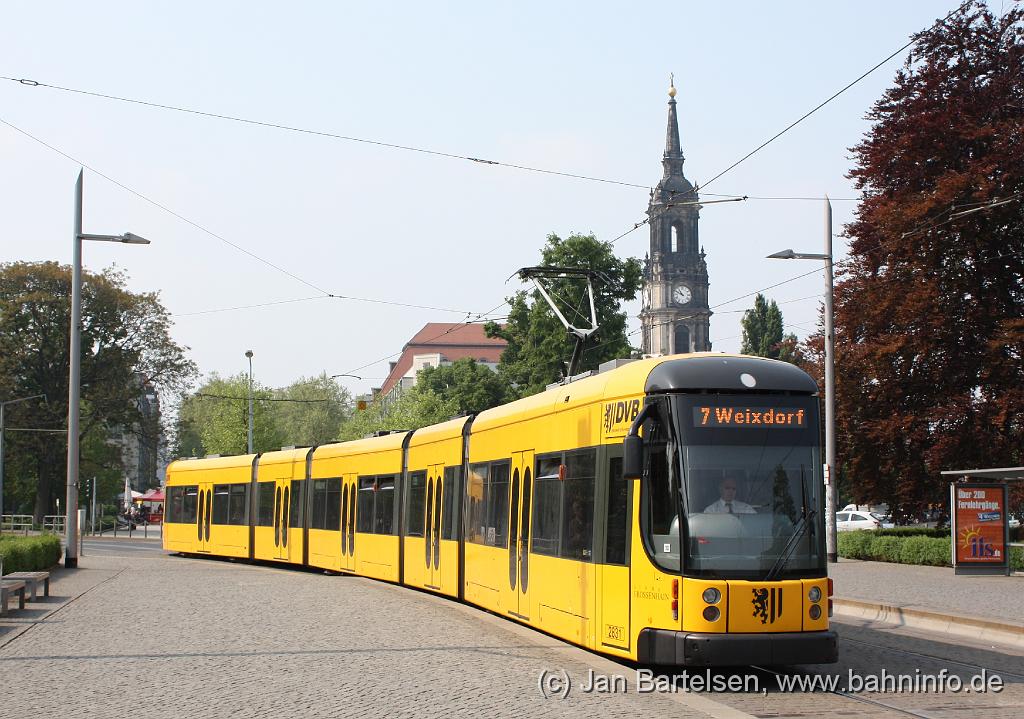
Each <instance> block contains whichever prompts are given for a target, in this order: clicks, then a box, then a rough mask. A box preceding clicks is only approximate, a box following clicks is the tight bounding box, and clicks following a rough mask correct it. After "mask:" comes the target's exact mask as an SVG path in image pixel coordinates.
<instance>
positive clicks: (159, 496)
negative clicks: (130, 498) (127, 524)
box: [134, 489, 164, 502]
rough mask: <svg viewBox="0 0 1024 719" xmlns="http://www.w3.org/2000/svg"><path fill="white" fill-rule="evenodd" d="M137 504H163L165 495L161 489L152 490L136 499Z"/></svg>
mask: <svg viewBox="0 0 1024 719" xmlns="http://www.w3.org/2000/svg"><path fill="white" fill-rule="evenodd" d="M134 501H136V502H163V501H164V493H163V492H162V491H160V490H159V489H150V490H149V491H147V492H146V493H145V494H144V495H142V496H141V497H136V498H135V500H134Z"/></svg>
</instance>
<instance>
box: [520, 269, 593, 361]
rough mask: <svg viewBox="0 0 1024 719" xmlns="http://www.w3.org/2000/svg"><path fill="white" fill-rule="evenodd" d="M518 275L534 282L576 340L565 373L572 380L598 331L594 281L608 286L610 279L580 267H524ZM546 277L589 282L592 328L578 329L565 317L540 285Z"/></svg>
mask: <svg viewBox="0 0 1024 719" xmlns="http://www.w3.org/2000/svg"><path fill="white" fill-rule="evenodd" d="M516 274H518V275H519V278H520V279H522V280H527V279H528V280H530V281H531V282H533V284H534V286H535V287H536V288H537V291H538V292H540V294H541V296H542V297H543V298H544V299H545V300H546V301H547V303H548V305H549V306H550V307H551V310H552V312H554V313H555V316H556V317H558V319H559V321H560V322H561V323H562V325H563V326H564V327H565V329H566V331H567V332H568V333H569V334H570V335H572V336H573V337H574V338H575V339H576V346H575V347H573V351H572V357H571V358H570V359H569V364H568V366H567V367H566V372H565V378H566V379H569V378H571V377H572V376H573V375H575V374H576V370H577V368H578V367H579V363H580V360H582V359H583V348H584V346H585V345H586V343H587V339H588V338H589V337H590V336H591V335H592V334H594V333H595V332H597V330H598V323H597V306H596V303H595V301H594V280H595V279H598V280H601V281H602V282H605V283H606V284H607V283H608V278H607V277H605V276H604V274H603V273H601V272H599V271H597V270H588V269H583V268H579V267H523V268H522V269H521V270H519V272H517V273H516ZM545 277H546V278H559V277H561V278H566V277H574V278H579V279H585V280H586V281H587V296H588V297H589V299H590V327H577V326H575V325H573V324H571V323H570V322H569V320H567V319H566V318H565V315H563V314H562V312H561V310H559V309H558V305H557V304H555V301H554V300H553V299H551V295H549V294H548V292H547V290H545V289H544V285H542V284H541V283H540V280H539V278H545Z"/></svg>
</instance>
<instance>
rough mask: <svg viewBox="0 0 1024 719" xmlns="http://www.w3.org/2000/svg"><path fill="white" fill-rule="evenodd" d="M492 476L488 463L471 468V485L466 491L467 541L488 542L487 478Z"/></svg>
mask: <svg viewBox="0 0 1024 719" xmlns="http://www.w3.org/2000/svg"><path fill="white" fill-rule="evenodd" d="M489 476H490V472H489V467H488V466H487V464H486V463H481V464H474V465H472V466H470V468H469V478H468V479H469V487H467V491H466V541H467V542H474V543H476V544H486V543H487V522H486V519H485V517H486V515H485V514H484V508H485V506H486V501H485V500H486V499H487V497H486V494H487V479H488V477H489Z"/></svg>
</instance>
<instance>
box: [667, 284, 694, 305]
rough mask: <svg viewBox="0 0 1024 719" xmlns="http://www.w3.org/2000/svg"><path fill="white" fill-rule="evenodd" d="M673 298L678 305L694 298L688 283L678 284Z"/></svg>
mask: <svg viewBox="0 0 1024 719" xmlns="http://www.w3.org/2000/svg"><path fill="white" fill-rule="evenodd" d="M672 299H673V300H674V301H675V303H676V304H677V305H685V304H686V303H688V302H689V301H690V300H691V299H693V293H692V292H690V288H689V287H687V286H686V285H676V289H675V291H674V292H673V293H672Z"/></svg>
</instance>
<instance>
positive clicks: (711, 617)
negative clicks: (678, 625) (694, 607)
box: [703, 607, 722, 622]
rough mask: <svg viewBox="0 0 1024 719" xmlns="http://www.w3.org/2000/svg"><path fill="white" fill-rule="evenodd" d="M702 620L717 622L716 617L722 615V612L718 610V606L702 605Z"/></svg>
mask: <svg viewBox="0 0 1024 719" xmlns="http://www.w3.org/2000/svg"><path fill="white" fill-rule="evenodd" d="M703 615H704V620H705V621H708V622H717V621H718V618H719V617H720V616H722V612H721V611H719V609H718V607H704V612H703Z"/></svg>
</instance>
